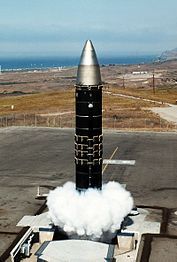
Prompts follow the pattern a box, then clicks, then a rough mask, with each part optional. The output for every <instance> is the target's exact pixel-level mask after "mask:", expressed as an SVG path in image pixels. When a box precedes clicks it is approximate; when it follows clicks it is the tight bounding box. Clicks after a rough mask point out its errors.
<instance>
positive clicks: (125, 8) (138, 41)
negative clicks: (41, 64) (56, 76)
mask: <svg viewBox="0 0 177 262" xmlns="http://www.w3.org/2000/svg"><path fill="white" fill-rule="evenodd" d="M86 39H91V40H92V42H93V43H94V46H95V48H96V50H97V53H98V54H99V56H102V57H109V56H111V57H116V56H121V55H122V56H125V55H127V56H129V55H144V54H160V53H161V52H163V51H165V50H169V49H173V48H177V1H176V0H168V1H167V0H0V57H2V56H9V57H11V56H59V57H60V56H78V53H79V55H80V52H81V50H82V47H83V44H84V42H85V40H86Z"/></svg>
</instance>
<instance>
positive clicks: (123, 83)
mask: <svg viewBox="0 0 177 262" xmlns="http://www.w3.org/2000/svg"><path fill="white" fill-rule="evenodd" d="M122 86H123V88H124V89H125V78H124V76H123V78H122Z"/></svg>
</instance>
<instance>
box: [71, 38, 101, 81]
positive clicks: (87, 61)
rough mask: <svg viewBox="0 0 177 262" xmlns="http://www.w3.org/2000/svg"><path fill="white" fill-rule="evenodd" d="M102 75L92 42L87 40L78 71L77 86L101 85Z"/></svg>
mask: <svg viewBox="0 0 177 262" xmlns="http://www.w3.org/2000/svg"><path fill="white" fill-rule="evenodd" d="M101 83H102V82H101V75H100V67H99V64H98V60H97V56H96V52H95V49H94V46H93V44H92V42H91V40H87V41H86V43H85V45H84V48H83V50H82V54H81V58H80V62H79V65H78V70H77V81H76V84H77V85H100V84H101Z"/></svg>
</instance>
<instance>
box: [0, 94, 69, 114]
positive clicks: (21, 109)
mask: <svg viewBox="0 0 177 262" xmlns="http://www.w3.org/2000/svg"><path fill="white" fill-rule="evenodd" d="M11 105H14V110H13V111H12V109H11ZM73 109H74V90H73V89H72V90H71V89H67V91H64V90H62V91H57V92H52V93H50V92H46V93H40V94H34V95H24V96H16V97H14V96H13V97H1V98H0V115H7V114H12V113H13V114H17V113H41V112H55V111H62V112H63V111H65V110H67V111H70V110H73Z"/></svg>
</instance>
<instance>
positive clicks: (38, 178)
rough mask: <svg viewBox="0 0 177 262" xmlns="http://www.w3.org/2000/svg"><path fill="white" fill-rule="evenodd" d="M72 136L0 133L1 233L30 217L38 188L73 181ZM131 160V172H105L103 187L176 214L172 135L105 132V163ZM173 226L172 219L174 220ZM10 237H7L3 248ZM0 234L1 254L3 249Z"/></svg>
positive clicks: (175, 141) (176, 145)
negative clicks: (115, 184)
mask: <svg viewBox="0 0 177 262" xmlns="http://www.w3.org/2000/svg"><path fill="white" fill-rule="evenodd" d="M73 136H74V130H72V129H57V128H56V129H52V128H7V129H0V178H1V179H0V192H1V194H0V231H8V232H12V231H13V232H14V231H16V232H17V231H18V229H17V228H16V227H15V225H16V223H17V222H18V221H19V220H20V219H21V217H22V216H23V215H25V214H33V213H34V212H35V211H36V210H37V209H38V208H39V206H40V205H41V202H40V201H36V200H35V199H34V198H35V195H36V189H37V186H38V185H44V186H57V185H62V184H63V183H64V182H66V181H68V180H74V146H73V145H74V141H73ZM117 146H118V151H117V152H116V154H115V156H114V159H127V160H130V159H132V160H133V159H135V160H136V165H135V166H117V165H112V166H108V168H107V169H106V171H105V172H104V181H105V182H107V181H109V180H116V181H119V182H121V183H126V184H127V188H128V189H129V190H130V191H131V192H132V195H133V197H134V200H135V203H136V204H137V205H139V204H144V205H158V206H165V207H169V208H174V209H175V210H176V209H177V176H176V170H177V161H176V158H177V133H143V132H141V133H123V132H115V131H114V132H111V131H109V132H108V131H106V132H104V158H109V157H110V156H111V154H112V152H113V151H114V149H115V148H116V147H117ZM176 220H177V218H176ZM9 238H10V239H13V236H9V237H8V239H7V243H8V241H9ZM2 243H4V237H3V235H2V234H0V247H1V248H0V249H1V250H0V252H2V251H3V249H4V248H5V245H3V244H2Z"/></svg>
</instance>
